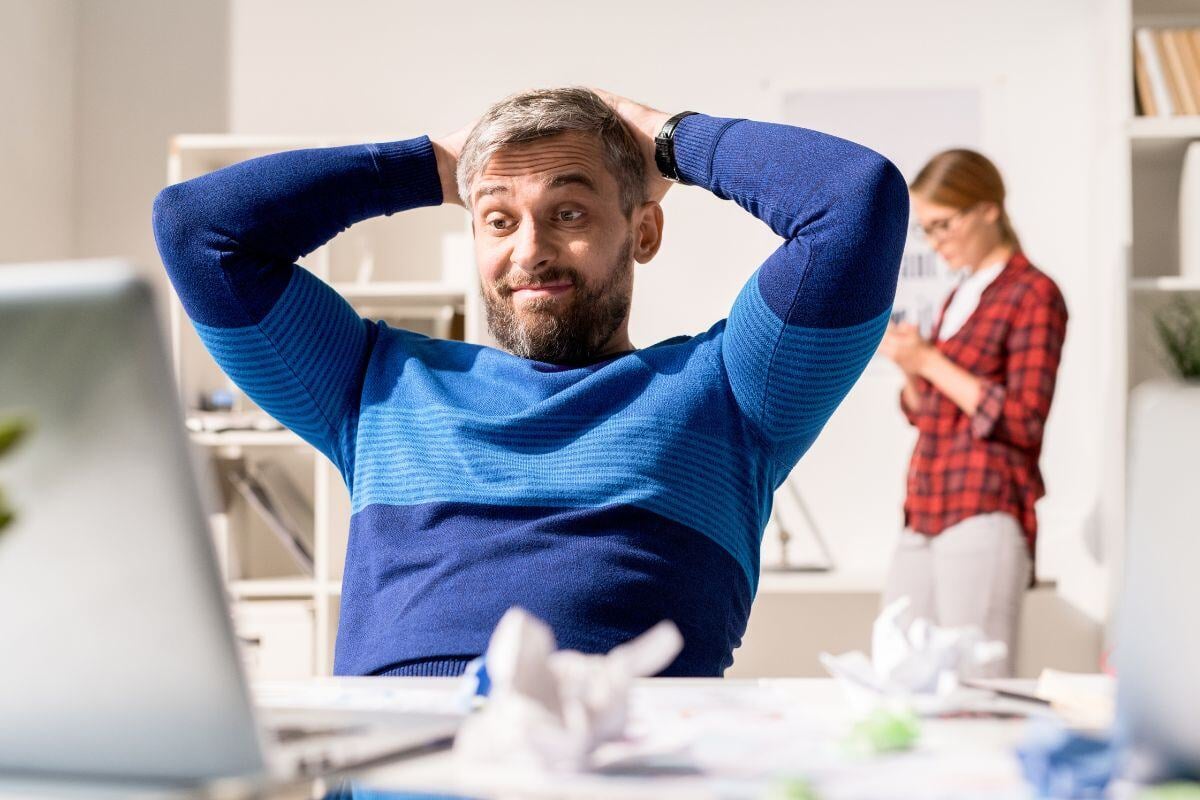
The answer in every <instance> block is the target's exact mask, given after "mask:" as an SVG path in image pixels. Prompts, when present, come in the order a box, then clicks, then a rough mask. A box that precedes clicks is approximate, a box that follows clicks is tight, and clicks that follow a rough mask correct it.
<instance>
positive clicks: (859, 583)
mask: <svg viewBox="0 0 1200 800" xmlns="http://www.w3.org/2000/svg"><path fill="white" fill-rule="evenodd" d="M883 581H884V576H883V575H882V574H881V573H877V572H858V571H847V570H836V569H835V570H831V571H830V572H772V571H771V570H768V569H764V570H763V571H762V574H761V575H760V576H759V579H758V593H759V594H858V593H862V594H878V593H879V592H880V591H881V590H882V589H883Z"/></svg>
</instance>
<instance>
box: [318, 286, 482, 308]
mask: <svg viewBox="0 0 1200 800" xmlns="http://www.w3.org/2000/svg"><path fill="white" fill-rule="evenodd" d="M333 288H334V290H335V291H337V293H338V294H340V295H341V296H342V297H344V298H346V300H348V301H349V302H351V303H356V302H374V303H407V304H412V305H434V306H439V305H441V306H459V305H463V304H464V303H465V302H466V299H467V293H466V290H464V289H463V288H462V287H459V286H453V285H451V284H448V283H440V282H438V281H379V282H376V283H335V284H333Z"/></svg>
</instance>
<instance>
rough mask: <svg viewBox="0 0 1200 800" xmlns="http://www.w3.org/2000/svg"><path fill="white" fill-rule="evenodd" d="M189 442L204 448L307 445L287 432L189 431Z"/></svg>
mask: <svg viewBox="0 0 1200 800" xmlns="http://www.w3.org/2000/svg"><path fill="white" fill-rule="evenodd" d="M188 435H189V436H190V437H191V440H192V441H193V442H195V443H196V444H198V445H202V446H204V447H298V446H300V445H306V446H307V443H306V442H305V441H304V440H303V439H301V438H300V437H299V436H297V435H296V434H294V433H292V432H291V431H289V430H283V429H281V430H277V431H191V432H189V434H188Z"/></svg>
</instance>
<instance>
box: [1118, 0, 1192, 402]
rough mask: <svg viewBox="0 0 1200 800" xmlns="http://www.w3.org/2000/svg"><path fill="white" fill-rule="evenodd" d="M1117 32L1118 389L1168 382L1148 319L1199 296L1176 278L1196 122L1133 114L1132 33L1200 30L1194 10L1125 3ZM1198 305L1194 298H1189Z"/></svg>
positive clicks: (1164, 2)
mask: <svg viewBox="0 0 1200 800" xmlns="http://www.w3.org/2000/svg"><path fill="white" fill-rule="evenodd" d="M1124 21H1125V23H1126V26H1127V27H1126V28H1125V29H1124V30H1123V31H1122V35H1123V39H1124V45H1123V47H1124V49H1123V52H1124V54H1125V55H1126V57H1127V60H1126V64H1128V65H1129V66H1128V68H1127V69H1126V71H1125V86H1124V93H1123V95H1122V100H1121V102H1122V105H1123V106H1124V108H1125V110H1126V117H1127V119H1126V124H1125V131H1124V133H1125V138H1124V156H1125V158H1126V159H1127V161H1126V164H1127V168H1128V182H1127V186H1128V189H1129V191H1128V195H1127V197H1126V198H1125V202H1124V213H1125V215H1126V219H1125V222H1126V225H1127V227H1126V231H1127V232H1128V240H1127V242H1126V245H1127V248H1128V250H1127V252H1128V254H1129V259H1128V270H1127V273H1126V276H1125V288H1126V306H1125V309H1126V315H1125V317H1126V318H1125V326H1126V336H1125V342H1126V354H1125V388H1126V392H1127V393H1128V392H1132V391H1133V389H1134V388H1135V387H1136V386H1137V385H1138V384H1140V383H1143V382H1145V381H1148V380H1158V379H1163V378H1167V377H1169V376H1170V372H1169V370H1168V367H1167V366H1166V364H1165V362H1164V359H1163V354H1162V350H1161V347H1160V346H1159V344H1158V342H1157V337H1156V333H1155V330H1154V316H1155V314H1156V313H1157V312H1158V310H1159V309H1161V308H1162V307H1163V306H1164V305H1165V304H1168V303H1171V302H1174V301H1175V300H1176V299H1177V298H1178V297H1179V296H1181V295H1182V296H1188V295H1192V294H1195V293H1200V279H1198V278H1195V277H1189V276H1184V275H1182V274H1181V272H1180V252H1179V240H1180V237H1179V232H1180V228H1179V225H1180V221H1179V210H1180V209H1179V195H1180V188H1181V176H1182V173H1183V161H1184V155H1185V153H1186V151H1187V148H1188V145H1189V144H1190V143H1191V142H1193V141H1197V140H1200V116H1195V115H1192V116H1184V115H1176V116H1169V117H1147V116H1140V115H1137V113H1136V111H1137V102H1136V91H1137V90H1136V86H1135V81H1134V75H1133V66H1132V64H1133V58H1134V49H1135V48H1134V44H1133V38H1134V32H1135V31H1136V30H1137V29H1139V28H1142V27H1148V28H1171V27H1200V3H1196V2H1187V1H1186V0H1130V3H1129V5H1128V14H1127V15H1126V16H1125V18H1124ZM1189 299H1192V300H1195V301H1196V302H1200V298H1189Z"/></svg>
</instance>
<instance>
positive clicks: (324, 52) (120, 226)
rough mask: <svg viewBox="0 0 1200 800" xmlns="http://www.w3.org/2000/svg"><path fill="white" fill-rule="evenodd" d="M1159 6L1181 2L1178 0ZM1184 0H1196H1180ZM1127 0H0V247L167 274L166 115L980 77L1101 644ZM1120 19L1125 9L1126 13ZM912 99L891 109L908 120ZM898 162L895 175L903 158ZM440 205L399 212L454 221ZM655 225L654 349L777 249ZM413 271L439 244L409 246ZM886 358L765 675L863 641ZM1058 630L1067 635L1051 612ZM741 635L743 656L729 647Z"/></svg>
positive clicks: (388, 108) (1114, 446)
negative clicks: (1052, 287)
mask: <svg viewBox="0 0 1200 800" xmlns="http://www.w3.org/2000/svg"><path fill="white" fill-rule="evenodd" d="M1167 5H1170V4H1169V3H1168V4H1167ZM1175 5H1185V4H1180V3H1176V4H1175ZM1126 14H1128V4H1127V3H1124V2H1108V1H1107V0H1050V2H1046V0H1011V1H1010V2H992V1H988V0H966V1H963V0H957V1H956V0H911V1H910V2H904V3H895V2H884V1H883V0H848V1H847V2H840V3H828V2H809V1H807V0H806V1H804V2H795V1H792V2H782V1H781V2H749V3H741V4H737V5H736V6H735V5H734V4H730V3H717V2H708V1H705V2H687V3H684V2H662V3H645V2H632V1H626V0H620V1H618V2H611V3H606V4H594V5H571V6H563V5H562V4H558V3H550V2H520V3H512V4H504V5H494V4H483V3H478V4H476V3H468V4H463V5H460V6H455V7H454V8H453V9H452V10H451V8H450V7H446V6H439V5H437V4H425V3H410V2H387V1H386V0H348V1H347V2H338V3H333V2H320V1H319V0H302V1H301V2H285V1H284V0H228V1H223V2H217V1H216V0H206V1H205V2H184V1H182V0H169V1H167V2H159V1H157V0H0V17H2V18H3V19H4V20H5V25H4V26H2V29H0V97H3V98H4V100H3V115H4V119H5V122H4V124H2V125H0V175H3V176H5V177H4V180H2V181H0V221H2V222H0V225H2V226H3V235H2V236H0V263H3V262H12V261H30V260H42V259H61V258H78V257H90V256H107V255H125V256H128V257H131V258H133V259H135V260H136V261H137V262H138V263H139V264H141V265H143V266H144V267H145V268H146V270H147V273H148V274H150V275H151V276H153V278H154V280H155V281H156V282H157V284H158V285H159V286H160V287H162V291H163V294H164V298H165V297H166V291H167V289H166V281H165V278H164V276H163V275H162V274H161V266H160V264H159V262H158V257H157V253H156V251H155V249H154V245H153V241H152V238H151V233H150V225H149V209H150V203H151V200H152V198H153V197H154V195H155V193H156V192H157V191H158V190H159V189H160V188H161V187H162V186H163V184H164V182H165V180H166V167H165V164H166V157H167V147H168V141H169V138H170V137H171V136H172V135H174V134H178V133H206V132H230V133H239V134H278V135H289V136H294V135H295V136H304V135H313V136H318V135H319V136H336V137H348V136H373V137H377V138H381V139H382V138H405V137H409V136H413V135H417V134H420V133H429V134H431V135H439V134H442V133H446V132H449V131H451V130H454V129H456V128H457V127H459V126H461V125H462V124H464V123H465V122H466V121H468V119H469V118H470V117H472V116H473V115H475V114H477V113H479V112H480V111H481V110H482V109H483V108H484V107H485V106H486V105H487V104H489V103H490V102H492V101H494V100H495V99H497V98H499V97H500V96H503V95H505V94H508V93H510V92H513V91H516V90H519V89H522V88H526V87H530V86H550V85H563V84H586V85H594V86H600V87H604V88H609V89H612V90H614V91H616V92H619V93H622V94H626V95H629V96H632V97H634V98H636V99H638V100H642V101H644V102H647V103H649V104H651V105H655V106H658V107H660V108H664V109H685V108H687V109H697V110H702V111H705V112H707V113H713V114H719V115H727V116H748V117H754V118H758V119H767V120H770V119H782V118H783V114H784V98H785V97H786V96H787V95H788V94H789V93H793V92H798V91H815V90H854V89H864V90H905V89H938V88H941V89H955V88H969V89H975V90H978V92H979V96H980V98H981V106H980V110H981V125H980V130H979V135H980V142H979V143H980V145H981V147H982V149H983V150H984V152H986V153H987V154H988V155H989V156H991V157H992V158H993V159H994V160H995V161H996V162H997V163H998V164H999V165H1000V167H1001V169H1002V171H1003V173H1004V175H1005V178H1006V180H1007V182H1008V184H1009V189H1010V199H1009V208H1010V212H1011V216H1012V218H1013V220H1014V222H1015V224H1016V227H1017V230H1018V231H1019V233H1020V235H1021V238H1022V241H1023V244H1024V246H1025V249H1026V251H1027V253H1028V254H1029V256H1030V257H1031V259H1032V260H1033V262H1034V263H1035V264H1037V265H1039V266H1040V267H1041V268H1042V269H1044V270H1045V271H1046V272H1048V273H1049V274H1050V275H1051V276H1052V277H1053V278H1054V279H1055V280H1056V281H1057V282H1058V283H1059V285H1060V286H1061V287H1062V290H1063V293H1064V295H1065V296H1066V299H1067V302H1068V305H1069V307H1070V310H1071V315H1072V319H1071V328H1070V331H1069V334H1068V340H1067V344H1066V350H1065V354H1064V359H1063V366H1062V371H1061V374H1060V384H1059V390H1058V393H1057V396H1056V399H1055V407H1054V411H1053V413H1052V415H1051V419H1050V423H1049V427H1048V431H1047V435H1046V445H1045V453H1044V456H1043V462H1042V463H1043V469H1044V472H1045V475H1046V481H1047V485H1048V492H1049V494H1048V497H1047V498H1046V499H1045V501H1044V502H1043V503H1042V504H1041V505H1040V507H1039V512H1040V515H1041V521H1042V526H1043V534H1042V542H1041V545H1040V551H1039V560H1040V564H1039V577H1040V578H1041V579H1042V580H1044V581H1054V582H1056V586H1054V587H1053V588H1049V589H1044V590H1042V592H1043V598H1044V599H1043V601H1041V602H1042V605H1041V606H1039V607H1038V609H1036V610H1035V613H1032V614H1030V613H1027V614H1026V620H1027V622H1028V623H1029V624H1030V625H1034V626H1036V625H1042V626H1043V630H1042V632H1043V633H1044V634H1045V635H1044V636H1041V637H1040V638H1039V641H1041V642H1043V645H1044V649H1041V650H1039V651H1038V652H1036V653H1035V654H1034V661H1031V662H1030V663H1029V665H1028V668H1029V669H1033V668H1034V667H1036V666H1042V665H1045V664H1048V663H1049V664H1052V665H1055V666H1062V667H1067V668H1078V669H1086V668H1088V667H1089V666H1094V664H1095V657H1096V655H1097V653H1098V650H1099V647H1100V631H1101V629H1102V627H1103V626H1104V624H1105V623H1106V622H1107V620H1108V617H1109V609H1110V605H1111V594H1112V591H1113V587H1114V579H1115V577H1116V575H1115V572H1114V570H1115V568H1116V566H1117V564H1118V560H1117V559H1115V558H1114V553H1117V552H1119V550H1120V547H1121V530H1122V515H1123V508H1122V502H1121V496H1122V493H1121V491H1120V487H1121V485H1122V482H1123V480H1124V476H1123V468H1122V466H1121V465H1122V463H1123V438H1124V432H1123V426H1121V425H1115V424H1113V420H1114V419H1117V418H1119V417H1120V416H1121V415H1123V414H1124V404H1125V399H1124V395H1125V375H1124V364H1123V358H1124V355H1123V354H1124V348H1125V344H1124V323H1123V321H1122V319H1123V314H1124V303H1125V300H1124V297H1125V285H1124V270H1125V266H1124V261H1123V258H1124V254H1123V247H1122V241H1123V240H1124V239H1123V237H1127V234H1126V233H1125V231H1124V220H1125V216H1126V214H1127V210H1126V209H1124V208H1123V207H1122V200H1121V197H1122V193H1123V192H1124V191H1127V190H1126V189H1125V188H1123V187H1124V182H1125V181H1127V180H1128V178H1127V176H1126V175H1125V173H1124V171H1123V166H1122V163H1123V162H1122V159H1121V148H1122V146H1123V142H1122V140H1121V138H1120V136H1119V134H1120V132H1121V130H1122V128H1121V124H1122V122H1123V120H1124V118H1125V116H1126V115H1127V114H1128V113H1129V110H1128V108H1127V106H1126V104H1127V102H1128V100H1127V99H1125V98H1124V96H1123V95H1122V94H1121V90H1122V89H1123V88H1124V86H1125V85H1126V83H1127V82H1128V74H1129V69H1128V63H1127V61H1126V59H1127V57H1128V50H1127V48H1128V43H1127V42H1125V41H1124V34H1123V33H1121V35H1117V32H1119V31H1122V28H1121V25H1122V22H1121V19H1122V15H1126ZM1125 24H1126V25H1127V23H1125ZM904 122H905V121H904V119H897V120H896V124H897V125H903V124H904ZM909 177H911V176H909ZM447 213H449V214H451V215H452V214H454V213H455V212H454V211H452V210H450V211H447V210H443V212H442V213H431V214H428V215H426V216H422V217H419V218H414V220H399V219H398V220H396V221H395V222H394V225H395V226H397V227H398V228H399V227H402V226H405V225H408V226H412V227H414V228H416V227H418V226H423V225H432V226H446V228H447V229H452V228H453V226H454V224H455V223H454V221H453V219H452V218H451V217H447V216H446V214H447ZM665 213H666V220H667V222H666V234H665V236H666V238H665V244H664V247H663V249H662V251H661V253H660V255H659V256H658V258H656V260H655V261H654V262H652V263H651V264H650V265H648V266H646V267H642V268H641V269H640V271H639V272H638V278H637V288H636V292H635V298H634V304H633V308H634V311H633V315H634V316H633V321H632V326H631V334H632V337H633V340H634V342H635V343H636V344H639V345H645V344H649V343H652V342H654V341H658V340H660V339H662V338H666V337H668V336H672V335H676V334H679V333H695V332H698V331H701V330H703V329H705V328H707V327H708V326H709V325H711V324H712V322H714V321H715V320H717V319H719V318H721V317H723V316H724V315H725V314H726V313H727V311H728V308H729V306H730V304H731V303H732V300H733V297H734V296H735V294H736V293H737V291H738V289H739V288H740V286H741V284H742V283H743V282H744V281H745V279H746V278H747V277H748V276H749V275H750V273H751V272H752V271H753V269H754V268H755V267H756V266H757V265H758V263H759V262H760V261H761V259H762V258H763V257H764V256H765V255H766V254H767V253H769V252H770V250H771V249H773V247H774V246H775V242H774V239H773V236H772V235H771V234H770V232H769V231H767V230H766V229H765V228H764V227H763V226H761V224H759V223H757V222H756V221H755V220H753V219H752V218H751V217H750V216H749V215H747V214H745V213H744V212H742V211H740V210H739V209H737V208H735V207H733V206H732V205H731V204H722V203H718V202H716V201H715V200H713V198H711V197H708V196H706V195H705V194H704V193H702V192H700V191H697V190H690V191H689V190H686V189H683V190H676V191H674V192H672V193H671V195H670V196H669V197H668V198H667V200H666V203H665ZM410 256H411V262H410V263H411V266H412V269H413V270H414V276H413V277H428V275H427V274H425V273H423V272H422V271H423V270H429V271H430V272H429V273H428V274H433V273H435V272H436V270H437V269H438V260H439V259H440V254H439V253H438V252H437V251H436V250H435V249H432V248H430V247H427V246H426V245H421V246H420V247H418V248H417V249H416V251H415V252H412V253H411V254H410ZM899 386H900V377H899V374H898V372H896V371H894V370H888V369H874V370H871V371H869V372H868V374H867V375H865V376H864V377H863V379H862V380H861V381H860V383H859V385H858V386H857V387H856V388H855V389H854V391H853V392H852V394H851V395H850V397H849V398H848V399H847V401H846V402H845V403H844V404H843V406H842V407H841V408H840V409H839V411H838V412H837V414H836V415H835V417H834V419H833V420H832V421H831V423H830V424H829V426H828V428H827V429H826V432H825V433H824V434H823V436H822V437H821V439H820V440H819V441H818V443H817V445H816V446H815V447H814V448H813V449H812V451H811V452H810V453H809V454H808V455H807V456H806V457H805V459H804V460H803V461H802V463H801V465H800V467H799V468H798V470H797V472H796V474H795V480H796V482H797V486H798V487H799V488H800V489H801V491H802V492H803V494H804V497H805V499H806V501H807V502H808V504H809V506H810V507H811V510H812V512H813V514H814V516H815V518H816V519H817V521H818V523H819V524H820V526H821V529H822V531H823V533H824V535H825V537H826V538H827V539H828V541H829V544H830V547H831V548H832V550H833V552H834V557H835V560H836V562H837V563H838V565H839V570H838V571H837V572H836V573H834V574H831V575H823V576H803V577H800V578H795V579H793V580H791V582H790V583H789V582H788V580H783V581H781V582H779V583H778V586H779V587H782V590H781V591H779V592H777V593H775V594H774V595H772V596H769V597H760V601H759V605H760V606H761V607H762V608H763V609H765V610H763V611H761V612H760V610H759V608H757V607H756V616H754V617H752V621H751V634H750V636H749V637H748V645H747V647H748V648H749V647H750V646H751V645H753V646H754V647H755V648H759V650H758V651H757V652H761V653H766V652H767V651H770V655H769V657H768V656H766V655H764V656H763V657H762V659H761V660H757V659H758V656H755V657H754V658H752V659H749V660H743V662H742V663H741V664H739V665H736V666H735V668H734V669H735V671H736V670H737V669H738V668H739V667H743V666H744V665H745V664H746V663H751V662H753V663H757V664H759V665H761V667H762V670H761V671H762V672H763V673H764V674H765V673H769V672H779V671H784V670H786V669H787V667H786V665H787V664H789V663H790V664H801V663H803V664H804V665H806V666H805V667H804V669H800V668H797V671H798V672H804V670H806V669H809V667H808V666H807V665H810V664H811V663H813V660H812V655H813V653H814V652H815V650H814V648H816V647H818V646H826V647H829V648H831V649H835V650H836V649H838V648H839V646H841V645H844V644H850V643H851V642H861V643H865V637H866V635H867V631H866V629H865V626H864V624H863V623H864V621H867V622H869V619H870V614H871V612H872V611H873V603H874V602H875V601H874V599H873V596H872V592H873V591H874V589H875V588H876V587H877V586H878V585H879V583H880V582H881V581H882V574H883V569H884V566H885V564H886V562H887V559H888V557H889V555H890V550H891V547H892V544H893V541H894V538H895V536H896V534H897V532H898V530H899V528H900V525H901V515H900V507H901V502H902V498H903V486H904V484H903V478H904V471H905V466H906V463H907V459H908V455H909V452H910V450H911V446H912V442H913V440H914V434H913V432H912V431H911V430H910V429H909V428H908V427H907V426H906V425H905V424H904V422H903V419H902V417H901V415H900V413H899V410H898V407H897V404H896V392H897V390H898V388H899ZM1056 632H1057V633H1056ZM736 655H737V654H735V657H736Z"/></svg>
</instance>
